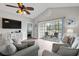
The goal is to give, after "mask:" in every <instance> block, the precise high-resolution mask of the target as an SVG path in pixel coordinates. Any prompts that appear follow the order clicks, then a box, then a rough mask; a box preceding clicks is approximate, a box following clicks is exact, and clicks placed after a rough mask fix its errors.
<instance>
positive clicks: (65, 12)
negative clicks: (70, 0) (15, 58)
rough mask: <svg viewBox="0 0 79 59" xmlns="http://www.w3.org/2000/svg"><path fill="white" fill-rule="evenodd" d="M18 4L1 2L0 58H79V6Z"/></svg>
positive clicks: (67, 4) (68, 4) (73, 4)
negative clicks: (19, 10)
mask: <svg viewBox="0 0 79 59" xmlns="http://www.w3.org/2000/svg"><path fill="white" fill-rule="evenodd" d="M19 4H21V5H23V7H21V6H19V5H18V4H17V3H0V55H1V56H78V55H79V44H78V43H79V42H78V39H79V37H78V36H79V34H78V33H79V31H78V30H79V28H78V25H79V24H78V22H79V20H78V19H79V3H64V4H63V3H39V4H38V3H19ZM13 7H15V8H13ZM16 7H18V8H16ZM25 7H32V8H31V9H30V8H27V9H30V10H29V12H27V11H28V10H27V9H26V10H25ZM33 8H34V9H33ZM18 9H21V10H22V12H16V11H18ZM25 12H26V13H25ZM61 51H62V53H61Z"/></svg>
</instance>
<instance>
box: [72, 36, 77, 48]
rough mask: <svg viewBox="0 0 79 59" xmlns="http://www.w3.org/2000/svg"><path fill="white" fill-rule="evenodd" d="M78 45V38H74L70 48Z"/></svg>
mask: <svg viewBox="0 0 79 59" xmlns="http://www.w3.org/2000/svg"><path fill="white" fill-rule="evenodd" d="M78 44H79V37H76V39H75V40H74V42H73V44H72V46H71V48H77V46H78Z"/></svg>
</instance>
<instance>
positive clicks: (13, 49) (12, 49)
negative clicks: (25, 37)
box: [1, 44, 17, 55]
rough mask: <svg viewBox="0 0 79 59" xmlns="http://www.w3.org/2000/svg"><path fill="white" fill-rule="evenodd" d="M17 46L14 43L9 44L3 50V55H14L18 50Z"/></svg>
mask: <svg viewBox="0 0 79 59" xmlns="http://www.w3.org/2000/svg"><path fill="white" fill-rule="evenodd" d="M16 50H17V49H16V47H15V46H14V45H13V44H10V45H7V46H6V47H5V49H4V50H2V51H1V53H2V54H3V55H12V54H14V53H15V52H16Z"/></svg>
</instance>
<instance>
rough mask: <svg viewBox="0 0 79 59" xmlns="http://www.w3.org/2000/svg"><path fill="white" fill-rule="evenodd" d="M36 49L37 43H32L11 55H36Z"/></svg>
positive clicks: (37, 47)
mask: <svg viewBox="0 0 79 59" xmlns="http://www.w3.org/2000/svg"><path fill="white" fill-rule="evenodd" d="M38 49H39V46H38V45H33V46H31V47H28V48H25V49H22V50H20V51H18V52H16V53H15V54H14V55H13V56H37V55H38Z"/></svg>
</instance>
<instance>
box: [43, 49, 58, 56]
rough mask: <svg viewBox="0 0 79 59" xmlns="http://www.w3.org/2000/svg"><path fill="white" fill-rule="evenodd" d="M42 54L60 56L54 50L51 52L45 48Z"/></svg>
mask: <svg viewBox="0 0 79 59" xmlns="http://www.w3.org/2000/svg"><path fill="white" fill-rule="evenodd" d="M42 56H59V55H58V54H56V53H54V52H49V51H47V50H44V51H43V53H42Z"/></svg>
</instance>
